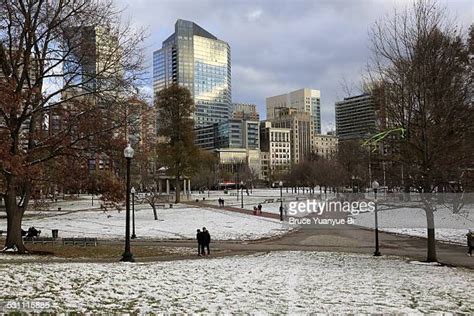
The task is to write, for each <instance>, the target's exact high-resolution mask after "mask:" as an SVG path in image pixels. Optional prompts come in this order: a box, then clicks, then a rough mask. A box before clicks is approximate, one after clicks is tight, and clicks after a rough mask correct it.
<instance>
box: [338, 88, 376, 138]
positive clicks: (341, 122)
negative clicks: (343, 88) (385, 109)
mask: <svg viewBox="0 0 474 316" xmlns="http://www.w3.org/2000/svg"><path fill="white" fill-rule="evenodd" d="M376 120H377V114H376V109H375V104H374V99H373V97H372V96H371V95H369V94H362V95H358V96H353V97H348V98H344V100H343V101H339V102H336V134H337V136H338V138H339V140H341V141H343V140H347V139H360V138H366V137H367V135H369V134H373V133H374V132H375V131H376V130H377V128H376V127H377V121H376Z"/></svg>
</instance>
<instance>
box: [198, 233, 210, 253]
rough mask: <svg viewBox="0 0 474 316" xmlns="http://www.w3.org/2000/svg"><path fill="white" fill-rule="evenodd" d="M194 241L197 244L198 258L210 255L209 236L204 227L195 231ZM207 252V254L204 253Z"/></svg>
mask: <svg viewBox="0 0 474 316" xmlns="http://www.w3.org/2000/svg"><path fill="white" fill-rule="evenodd" d="M196 239H197V242H198V256H206V255H208V256H209V255H210V254H211V251H210V250H209V244H210V243H211V234H210V233H209V231H208V230H207V229H206V227H203V228H202V231H201V230H200V229H198V230H197V233H196ZM205 250H207V254H206V251H205Z"/></svg>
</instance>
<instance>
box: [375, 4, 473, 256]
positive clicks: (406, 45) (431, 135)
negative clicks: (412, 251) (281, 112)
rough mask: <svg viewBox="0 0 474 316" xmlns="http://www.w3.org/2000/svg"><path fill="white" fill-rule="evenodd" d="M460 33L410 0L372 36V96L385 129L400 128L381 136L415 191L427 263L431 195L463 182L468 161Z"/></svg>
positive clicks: (468, 107) (438, 12)
mask: <svg viewBox="0 0 474 316" xmlns="http://www.w3.org/2000/svg"><path fill="white" fill-rule="evenodd" d="M463 37H464V36H463V34H462V33H461V32H460V31H459V28H458V27H457V26H456V25H455V24H453V23H451V21H450V20H449V18H448V16H447V14H446V12H445V11H444V10H443V9H440V8H439V7H438V5H437V4H436V3H435V2H431V1H416V2H415V3H414V4H413V6H412V7H410V8H408V9H406V10H405V11H404V12H402V13H398V12H396V13H395V14H394V15H393V16H392V17H391V18H389V19H386V20H382V21H380V22H378V23H376V24H375V25H374V27H373V29H372V33H371V41H372V50H373V59H372V64H371V71H370V76H371V79H372V83H373V86H374V87H376V89H375V91H374V92H375V97H376V98H377V99H378V101H377V102H378V103H379V104H382V106H384V107H385V115H386V116H387V130H386V131H387V132H389V131H390V130H398V131H400V133H399V135H398V136H397V137H394V135H390V137H386V139H384V141H385V142H387V143H388V144H389V146H390V148H391V149H392V150H393V152H394V154H393V155H392V157H391V159H392V161H394V162H396V163H399V164H400V163H401V164H402V166H403V167H404V172H405V174H406V175H407V176H406V182H407V185H408V186H409V187H411V188H414V189H416V190H417V191H418V192H420V193H422V194H420V196H421V202H422V204H421V205H420V207H422V208H423V209H424V211H425V214H426V220H427V236H428V243H427V260H428V261H436V260H437V256H436V243H435V223H434V211H435V208H434V206H433V200H432V195H431V193H432V192H434V191H436V190H437V188H438V187H439V186H440V185H441V184H443V183H448V182H452V181H454V182H456V183H462V181H463V178H462V174H463V170H465V169H466V167H468V166H469V165H472V161H473V147H474V146H472V139H473V136H474V134H473V133H474V125H473V124H474V111H473V107H472V103H470V96H469V87H470V86H471V85H472V73H469V59H468V49H467V45H466V43H465V42H464V41H463ZM387 135H388V134H387Z"/></svg>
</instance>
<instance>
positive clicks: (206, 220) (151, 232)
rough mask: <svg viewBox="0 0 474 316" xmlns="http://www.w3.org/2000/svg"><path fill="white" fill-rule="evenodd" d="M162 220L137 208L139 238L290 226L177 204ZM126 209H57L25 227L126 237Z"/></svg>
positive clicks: (253, 235) (262, 233) (257, 233)
mask: <svg viewBox="0 0 474 316" xmlns="http://www.w3.org/2000/svg"><path fill="white" fill-rule="evenodd" d="M158 218H159V220H157V221H155V220H154V219H153V211H152V210H151V208H150V207H147V206H146V205H140V206H137V208H136V210H135V221H136V235H137V237H138V238H154V239H189V238H195V236H196V229H198V228H202V227H203V226H205V227H206V228H207V229H208V230H209V231H210V233H211V235H212V238H213V239H219V240H252V239H260V238H265V237H271V236H276V235H281V234H284V233H286V232H288V230H289V229H290V226H289V225H288V224H286V223H280V222H279V221H278V220H275V219H268V218H262V217H258V216H251V215H245V214H241V213H234V212H228V211H224V210H215V209H199V208H190V207H186V206H184V205H175V206H174V208H172V209H169V208H166V209H158ZM124 224H125V211H121V212H120V213H119V212H118V211H109V212H108V213H104V212H103V211H100V210H97V211H94V210H92V211H75V212H64V213H62V214H61V215H59V214H58V213H57V212H55V213H54V214H52V216H46V215H45V214H44V213H43V214H42V216H41V217H30V218H25V219H24V220H23V228H24V229H27V228H28V227H30V226H34V227H36V228H37V229H39V230H41V231H42V236H50V235H51V230H52V229H58V230H59V236H60V237H97V238H104V239H105V238H122V237H123V235H124ZM0 229H3V230H6V219H1V220H0Z"/></svg>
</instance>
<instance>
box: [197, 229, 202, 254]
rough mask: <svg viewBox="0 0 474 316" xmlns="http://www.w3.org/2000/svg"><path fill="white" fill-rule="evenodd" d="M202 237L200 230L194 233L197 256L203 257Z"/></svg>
mask: <svg viewBox="0 0 474 316" xmlns="http://www.w3.org/2000/svg"><path fill="white" fill-rule="evenodd" d="M203 237H204V236H203V233H202V232H201V230H200V229H198V230H197V233H196V240H197V242H198V256H202V255H204V246H203Z"/></svg>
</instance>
